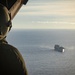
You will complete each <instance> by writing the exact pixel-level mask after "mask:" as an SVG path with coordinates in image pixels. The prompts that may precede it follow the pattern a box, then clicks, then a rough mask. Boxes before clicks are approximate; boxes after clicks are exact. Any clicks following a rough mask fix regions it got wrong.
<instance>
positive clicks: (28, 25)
mask: <svg viewBox="0 0 75 75" xmlns="http://www.w3.org/2000/svg"><path fill="white" fill-rule="evenodd" d="M13 28H18V29H75V0H29V1H28V3H27V5H25V6H23V7H22V8H21V9H20V11H19V12H18V14H17V15H16V17H15V18H14V20H13Z"/></svg>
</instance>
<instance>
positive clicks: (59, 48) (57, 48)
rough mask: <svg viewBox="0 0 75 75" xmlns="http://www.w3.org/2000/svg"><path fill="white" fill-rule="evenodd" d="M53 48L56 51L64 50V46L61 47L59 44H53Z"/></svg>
mask: <svg viewBox="0 0 75 75" xmlns="http://www.w3.org/2000/svg"><path fill="white" fill-rule="evenodd" d="M54 50H55V51H58V52H64V51H65V48H64V47H62V46H59V45H55V46H54Z"/></svg>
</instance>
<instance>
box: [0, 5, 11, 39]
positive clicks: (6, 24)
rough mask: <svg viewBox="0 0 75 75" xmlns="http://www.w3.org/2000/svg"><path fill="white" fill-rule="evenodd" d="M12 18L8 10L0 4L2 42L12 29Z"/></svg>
mask: <svg viewBox="0 0 75 75" xmlns="http://www.w3.org/2000/svg"><path fill="white" fill-rule="evenodd" d="M11 26H12V25H11V17H10V14H9V12H8V9H7V8H6V7H5V6H3V5H2V4H0V40H2V39H4V38H5V37H6V35H7V33H8V32H9V31H10V28H11Z"/></svg>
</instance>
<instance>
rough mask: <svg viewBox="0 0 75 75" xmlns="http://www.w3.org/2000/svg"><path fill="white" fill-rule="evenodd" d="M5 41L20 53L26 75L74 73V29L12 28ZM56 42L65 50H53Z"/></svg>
mask: <svg viewBox="0 0 75 75" xmlns="http://www.w3.org/2000/svg"><path fill="white" fill-rule="evenodd" d="M7 41H8V43H9V44H11V45H13V46H15V47H16V48H18V50H19V51H20V53H21V54H22V56H23V58H24V60H25V63H26V67H27V70H28V75H75V30H57V29H56V30H44V29H43V30H41V29H37V30H36V29H33V30H12V31H11V32H10V33H9V34H8V37H7ZM56 44H58V45H60V46H63V47H64V48H65V51H64V52H58V51H54V45H56Z"/></svg>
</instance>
